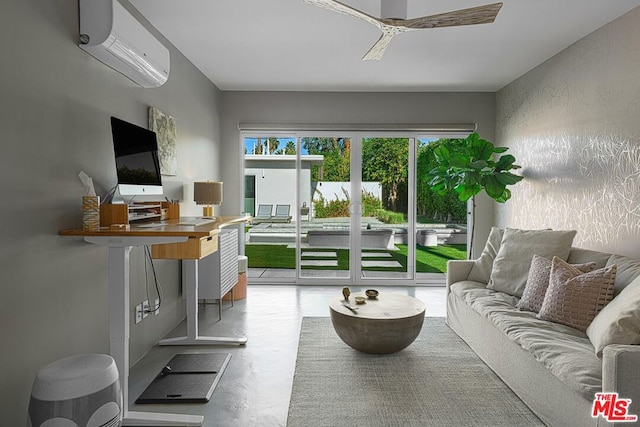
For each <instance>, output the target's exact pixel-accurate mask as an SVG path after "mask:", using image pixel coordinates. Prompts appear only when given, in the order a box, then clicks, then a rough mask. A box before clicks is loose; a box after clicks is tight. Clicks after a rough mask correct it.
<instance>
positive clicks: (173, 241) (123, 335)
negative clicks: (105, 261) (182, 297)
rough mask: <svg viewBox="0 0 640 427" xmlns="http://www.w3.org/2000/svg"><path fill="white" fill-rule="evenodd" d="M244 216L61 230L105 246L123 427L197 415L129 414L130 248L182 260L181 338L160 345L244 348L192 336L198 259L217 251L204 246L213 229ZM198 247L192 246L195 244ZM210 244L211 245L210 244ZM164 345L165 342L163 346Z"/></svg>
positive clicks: (176, 422) (197, 421)
mask: <svg viewBox="0 0 640 427" xmlns="http://www.w3.org/2000/svg"><path fill="white" fill-rule="evenodd" d="M248 219H249V217H221V218H218V220H217V221H216V222H214V223H209V224H205V225H201V226H197V227H193V226H179V225H177V223H178V221H179V220H170V221H167V225H165V226H162V227H157V228H141V227H135V226H132V227H131V229H130V230H112V229H109V228H108V227H106V228H102V229H100V230H97V231H88V230H83V229H74V230H63V231H60V235H63V236H81V237H83V238H84V240H85V241H86V242H89V243H93V244H96V245H101V246H107V247H108V248H109V335H110V354H111V356H112V357H113V358H114V359H115V361H116V364H117V366H118V372H119V375H120V385H121V387H122V397H123V402H122V405H123V421H122V425H123V426H201V425H202V423H203V422H204V417H202V416H200V415H181V414H164V413H153V412H134V411H129V325H130V308H129V307H130V304H129V279H130V278H129V254H130V252H131V248H132V247H134V246H142V245H153V246H152V253H153V254H154V257H158V258H170V259H183V260H184V261H183V263H184V265H185V267H186V268H187V271H186V273H187V274H186V280H187V283H185V287H186V289H187V301H186V304H187V336H186V337H181V338H170V339H168V340H163V341H165V342H164V344H169V345H193V344H205V345H212V344H213V345H215V344H244V343H246V342H247V339H246V338H244V337H240V338H223V337H202V336H199V335H198V304H197V303H198V259H199V258H202V257H203V256H207V255H209V254H210V253H212V252H215V250H217V248H216V247H213V246H211V245H210V244H208V243H207V242H209V241H212V240H215V241H216V242H217V239H215V237H217V236H216V235H217V234H218V233H219V229H220V228H222V227H224V226H226V225H231V224H237V223H243V222H246V221H247V220H248ZM199 241H200V242H201V243H198V242H199ZM214 246H215V245H214ZM167 341H168V342H167Z"/></svg>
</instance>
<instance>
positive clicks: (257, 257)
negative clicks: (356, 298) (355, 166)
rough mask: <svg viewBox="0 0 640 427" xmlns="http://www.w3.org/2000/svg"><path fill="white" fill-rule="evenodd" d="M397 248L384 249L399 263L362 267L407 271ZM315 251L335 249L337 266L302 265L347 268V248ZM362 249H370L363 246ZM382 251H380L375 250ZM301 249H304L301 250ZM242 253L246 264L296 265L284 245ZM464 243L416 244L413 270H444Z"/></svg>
mask: <svg viewBox="0 0 640 427" xmlns="http://www.w3.org/2000/svg"><path fill="white" fill-rule="evenodd" d="M397 246H398V249H399V250H397V251H386V252H388V253H390V254H391V256H392V257H393V259H394V260H396V261H398V262H399V263H400V264H401V265H402V267H396V268H386V267H365V268H363V270H369V271H371V270H374V271H407V249H408V248H407V245H397ZM313 251H314V252H336V255H337V258H338V266H337V267H318V266H308V267H305V266H303V267H302V268H303V269H313V270H348V269H349V250H347V249H313ZM363 252H370V251H367V250H364V251H363ZM377 252H381V251H377ZM303 253H304V251H303ZM245 255H246V256H247V257H248V258H249V268H288V269H295V268H296V250H295V249H294V248H288V247H287V246H286V245H246V246H245ZM466 256H467V255H466V245H438V246H436V247H425V246H419V245H418V246H417V247H416V272H418V273H444V272H445V271H446V269H447V261H448V260H450V259H466ZM305 259H326V258H322V257H317V258H313V257H305ZM367 260H381V261H383V260H386V261H388V260H389V258H367Z"/></svg>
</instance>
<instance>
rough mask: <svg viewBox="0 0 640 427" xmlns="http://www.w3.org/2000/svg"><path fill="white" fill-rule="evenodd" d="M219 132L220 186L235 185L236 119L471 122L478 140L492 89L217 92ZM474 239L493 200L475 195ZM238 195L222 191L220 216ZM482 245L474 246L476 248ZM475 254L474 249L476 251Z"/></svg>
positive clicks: (485, 127)
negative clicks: (219, 101) (223, 201)
mask: <svg viewBox="0 0 640 427" xmlns="http://www.w3.org/2000/svg"><path fill="white" fill-rule="evenodd" d="M221 99H222V103H223V105H224V109H223V110H222V111H221V114H220V118H221V122H220V124H221V135H222V141H223V144H224V146H223V155H224V158H225V162H224V164H223V165H222V175H223V178H224V181H225V185H227V184H229V185H235V186H237V188H242V185H240V183H241V181H242V180H243V179H244V178H243V177H242V174H241V172H240V171H239V169H238V167H239V165H240V164H241V159H242V155H243V153H244V145H243V142H241V141H240V131H239V130H238V123H240V122H251V123H287V124H289V123H322V124H336V123H477V124H478V132H479V133H480V134H481V135H482V136H483V138H485V139H488V140H493V138H494V126H495V94H494V93H461V92H460V93H345V92H341V93H335V92H233V91H232V92H223V93H222V98H221ZM479 199H480V200H479V201H478V208H477V209H478V210H477V217H478V218H479V219H478V222H477V235H476V236H477V239H478V241H481V242H484V241H485V240H486V238H487V236H488V234H489V230H490V228H491V223H492V219H493V206H494V203H493V202H491V201H489V200H487V199H488V198H486V197H480V198H479ZM242 206H243V201H242V193H241V192H240V191H239V192H238V193H236V194H230V195H229V197H227V195H226V194H225V204H224V206H222V209H223V212H224V213H225V214H234V213H237V212H240V211H241V210H242V209H243V208H242ZM481 250H482V247H480V248H479V251H481ZM478 254H479V252H478Z"/></svg>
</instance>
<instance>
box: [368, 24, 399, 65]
mask: <svg viewBox="0 0 640 427" xmlns="http://www.w3.org/2000/svg"><path fill="white" fill-rule="evenodd" d="M396 34H397V33H396V32H390V31H383V32H382V35H381V36H380V38H379V39H378V41H377V42H376V44H374V45H373V46H372V47H371V49H369V52H367V53H366V54H365V55H364V56H363V57H362V60H363V61H371V60H379V59H382V55H384V51H385V50H387V46H389V42H391V39H392V38H393V36H395V35H396Z"/></svg>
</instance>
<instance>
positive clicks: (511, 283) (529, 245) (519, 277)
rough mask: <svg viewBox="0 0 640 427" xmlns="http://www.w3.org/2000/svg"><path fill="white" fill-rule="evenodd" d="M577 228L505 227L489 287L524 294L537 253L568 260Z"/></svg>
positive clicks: (519, 295)
mask: <svg viewBox="0 0 640 427" xmlns="http://www.w3.org/2000/svg"><path fill="white" fill-rule="evenodd" d="M575 236H576V231H575V230H568V231H554V230H519V229H515V228H507V229H505V230H504V234H503V236H502V242H501V243H500V250H499V251H498V255H497V256H496V259H495V260H494V261H493V269H492V270H491V277H490V279H489V284H488V285H487V288H489V289H493V290H494V291H500V292H504V293H507V294H509V295H513V296H516V297H521V296H522V293H523V292H524V288H525V285H526V283H527V276H528V275H529V267H531V260H532V259H533V256H534V255H538V256H541V257H544V258H549V259H552V258H553V257H554V256H556V257H558V258H560V259H562V260H563V261H566V259H567V258H568V257H569V252H570V251H571V245H572V243H573V238H574V237H575Z"/></svg>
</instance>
